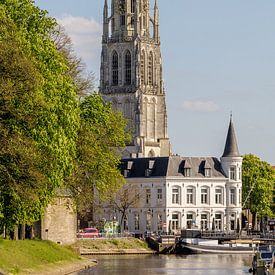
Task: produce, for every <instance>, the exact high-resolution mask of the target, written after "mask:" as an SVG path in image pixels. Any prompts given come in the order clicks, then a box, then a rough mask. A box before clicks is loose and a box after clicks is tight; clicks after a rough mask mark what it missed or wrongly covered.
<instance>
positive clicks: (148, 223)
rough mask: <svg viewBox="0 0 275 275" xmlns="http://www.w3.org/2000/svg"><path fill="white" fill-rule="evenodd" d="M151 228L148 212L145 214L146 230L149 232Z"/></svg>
mask: <svg viewBox="0 0 275 275" xmlns="http://www.w3.org/2000/svg"><path fill="white" fill-rule="evenodd" d="M151 227H152V214H151V212H150V211H148V212H147V214H146V230H151Z"/></svg>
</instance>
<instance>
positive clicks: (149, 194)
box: [146, 189, 151, 204]
mask: <svg viewBox="0 0 275 275" xmlns="http://www.w3.org/2000/svg"><path fill="white" fill-rule="evenodd" d="M150 202H151V189H146V204H149V203H150Z"/></svg>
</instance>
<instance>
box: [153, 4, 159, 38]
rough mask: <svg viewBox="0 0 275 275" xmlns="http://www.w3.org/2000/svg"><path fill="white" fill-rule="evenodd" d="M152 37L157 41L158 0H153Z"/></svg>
mask: <svg viewBox="0 0 275 275" xmlns="http://www.w3.org/2000/svg"><path fill="white" fill-rule="evenodd" d="M154 39H155V41H157V42H159V10H158V0H155V6H154Z"/></svg>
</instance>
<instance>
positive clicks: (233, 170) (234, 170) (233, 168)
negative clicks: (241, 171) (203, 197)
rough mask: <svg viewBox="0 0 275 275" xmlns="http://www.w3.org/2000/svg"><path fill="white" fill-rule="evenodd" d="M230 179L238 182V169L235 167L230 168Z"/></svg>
mask: <svg viewBox="0 0 275 275" xmlns="http://www.w3.org/2000/svg"><path fill="white" fill-rule="evenodd" d="M229 179H230V180H236V167H235V166H230V167H229Z"/></svg>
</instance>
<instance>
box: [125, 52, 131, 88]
mask: <svg viewBox="0 0 275 275" xmlns="http://www.w3.org/2000/svg"><path fill="white" fill-rule="evenodd" d="M131 82H132V57H131V53H130V52H129V51H127V52H126V54H125V84H126V85H131Z"/></svg>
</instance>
